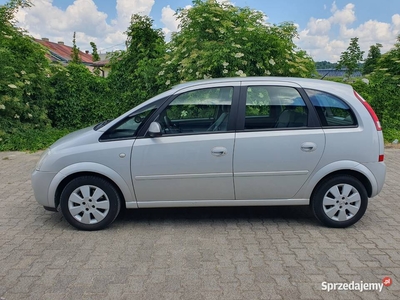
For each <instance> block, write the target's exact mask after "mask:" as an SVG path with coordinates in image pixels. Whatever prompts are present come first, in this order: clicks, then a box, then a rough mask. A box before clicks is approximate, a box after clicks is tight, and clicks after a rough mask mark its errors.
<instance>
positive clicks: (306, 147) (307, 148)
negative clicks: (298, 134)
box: [301, 142, 317, 152]
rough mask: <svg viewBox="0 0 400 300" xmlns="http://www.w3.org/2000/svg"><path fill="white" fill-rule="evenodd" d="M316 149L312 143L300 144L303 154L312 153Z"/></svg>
mask: <svg viewBox="0 0 400 300" xmlns="http://www.w3.org/2000/svg"><path fill="white" fill-rule="evenodd" d="M316 149H317V145H316V144H315V143H312V142H305V143H303V144H301V150H302V151H304V152H313V151H315V150H316Z"/></svg>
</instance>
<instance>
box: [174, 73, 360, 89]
mask: <svg viewBox="0 0 400 300" xmlns="http://www.w3.org/2000/svg"><path fill="white" fill-rule="evenodd" d="M256 81H259V82H264V83H268V82H269V83H272V82H280V83H292V84H297V85H299V86H301V87H302V88H310V89H321V90H328V91H329V90H331V89H341V90H349V89H352V87H351V86H350V85H348V84H344V83H338V82H334V81H327V80H321V79H311V78H298V77H275V76H249V77H225V78H212V79H204V80H196V81H188V82H185V83H181V84H178V85H176V86H174V87H172V90H170V91H177V90H180V89H183V88H188V87H195V86H197V85H205V84H217V83H228V82H229V83H235V82H236V83H238V82H242V83H250V82H251V83H253V82H256Z"/></svg>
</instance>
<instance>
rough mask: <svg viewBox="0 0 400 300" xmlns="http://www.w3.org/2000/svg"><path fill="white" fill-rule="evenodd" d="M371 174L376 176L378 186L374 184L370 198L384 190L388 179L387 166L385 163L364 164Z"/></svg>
mask: <svg viewBox="0 0 400 300" xmlns="http://www.w3.org/2000/svg"><path fill="white" fill-rule="evenodd" d="M364 166H366V167H367V168H368V169H369V170H370V171H371V173H372V174H373V175H374V178H375V182H376V185H375V187H374V184H372V187H373V188H372V194H371V196H370V198H372V197H375V196H376V195H378V194H379V193H380V192H381V191H382V188H383V185H384V183H385V178H386V165H385V163H384V162H375V163H364Z"/></svg>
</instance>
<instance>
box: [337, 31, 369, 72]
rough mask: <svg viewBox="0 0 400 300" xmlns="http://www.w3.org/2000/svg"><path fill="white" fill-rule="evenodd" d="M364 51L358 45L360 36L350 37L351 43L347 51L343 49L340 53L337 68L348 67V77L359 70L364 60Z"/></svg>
mask: <svg viewBox="0 0 400 300" xmlns="http://www.w3.org/2000/svg"><path fill="white" fill-rule="evenodd" d="M363 55H364V51H361V50H360V46H359V45H358V38H357V37H354V38H351V39H350V45H349V47H347V50H346V51H343V52H342V54H341V55H340V60H339V61H338V65H337V67H336V69H337V70H341V69H343V68H346V73H345V74H346V76H347V77H348V78H350V77H351V75H353V74H354V72H356V71H358V70H359V63H360V62H361V61H362V60H363Z"/></svg>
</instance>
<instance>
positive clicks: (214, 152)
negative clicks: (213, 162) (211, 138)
mask: <svg viewBox="0 0 400 300" xmlns="http://www.w3.org/2000/svg"><path fill="white" fill-rule="evenodd" d="M227 152H228V150H226V148H225V147H214V148H212V149H211V154H212V155H214V156H223V155H225V154H226V153H227Z"/></svg>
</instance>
